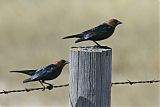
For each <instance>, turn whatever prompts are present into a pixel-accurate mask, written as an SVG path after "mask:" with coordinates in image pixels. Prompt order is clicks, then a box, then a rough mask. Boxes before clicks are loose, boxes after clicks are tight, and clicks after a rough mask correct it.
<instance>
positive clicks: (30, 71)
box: [10, 70, 36, 76]
mask: <svg viewBox="0 0 160 107" xmlns="http://www.w3.org/2000/svg"><path fill="white" fill-rule="evenodd" d="M35 71H36V70H22V71H10V72H17V73H22V74H27V75H30V76H32V75H34V74H35Z"/></svg>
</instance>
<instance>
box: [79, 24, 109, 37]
mask: <svg viewBox="0 0 160 107" xmlns="http://www.w3.org/2000/svg"><path fill="white" fill-rule="evenodd" d="M111 29H112V27H111V26H109V25H107V24H101V25H99V26H96V27H95V28H92V29H90V30H87V31H84V32H82V33H83V34H84V39H91V38H92V37H94V36H97V34H98V35H101V34H104V33H107V32H109V31H110V30H111Z"/></svg>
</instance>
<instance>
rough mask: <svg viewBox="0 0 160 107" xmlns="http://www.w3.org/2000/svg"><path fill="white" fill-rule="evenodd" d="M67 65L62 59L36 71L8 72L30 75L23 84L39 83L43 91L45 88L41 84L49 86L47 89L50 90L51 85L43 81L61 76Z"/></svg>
mask: <svg viewBox="0 0 160 107" xmlns="http://www.w3.org/2000/svg"><path fill="white" fill-rule="evenodd" d="M68 63H69V62H68V61H66V60H63V59H62V60H59V61H56V62H55V63H53V64H49V65H47V66H45V67H42V68H38V69H36V70H22V71H10V72H17V73H23V74H27V75H30V76H31V77H30V78H28V79H25V80H24V81H23V83H27V82H32V81H39V82H40V83H41V84H42V86H43V90H44V89H45V86H44V85H43V83H44V84H48V85H49V86H48V88H49V89H52V88H53V85H52V84H49V83H46V82H45V81H46V80H53V79H55V78H57V77H58V76H59V75H60V74H61V72H62V69H63V67H64V66H65V65H66V64H68Z"/></svg>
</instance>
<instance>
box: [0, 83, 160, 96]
mask: <svg viewBox="0 0 160 107" xmlns="http://www.w3.org/2000/svg"><path fill="white" fill-rule="evenodd" d="M158 82H160V80H145V81H130V80H128V81H126V82H113V83H112V86H113V85H124V84H128V85H134V84H146V83H147V84H151V83H158ZM67 86H69V83H67V84H63V85H54V88H60V87H67ZM42 89H43V88H42V87H41V88H25V89H20V90H11V91H5V90H3V91H0V94H9V93H18V92H31V91H36V90H42ZM46 89H47V87H46Z"/></svg>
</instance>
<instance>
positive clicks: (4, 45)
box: [0, 0, 160, 107]
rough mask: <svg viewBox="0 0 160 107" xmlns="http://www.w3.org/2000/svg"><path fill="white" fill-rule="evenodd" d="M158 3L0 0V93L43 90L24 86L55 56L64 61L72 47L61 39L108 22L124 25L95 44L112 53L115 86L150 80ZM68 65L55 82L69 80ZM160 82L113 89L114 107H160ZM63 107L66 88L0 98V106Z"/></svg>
mask: <svg viewBox="0 0 160 107" xmlns="http://www.w3.org/2000/svg"><path fill="white" fill-rule="evenodd" d="M158 3H159V2H158V0H118V1H117V0H108V1H107V0H97V1H96V0H95V1H93V0H67V1H66V0H0V61H1V63H0V91H2V90H13V89H24V88H31V87H41V85H40V83H38V82H33V83H27V84H23V83H22V81H23V80H24V79H25V78H28V76H26V75H22V74H13V73H9V72H8V71H10V70H22V69H33V68H38V67H42V66H45V65H47V64H49V63H51V62H53V61H55V60H57V59H59V58H64V59H67V60H68V53H69V49H70V47H72V46H87V45H94V43H93V42H82V43H78V44H74V41H75V39H72V40H71V39H70V40H62V39H61V38H62V37H64V36H68V35H71V34H75V33H79V32H82V31H84V30H87V29H90V28H92V27H94V26H97V25H99V24H101V23H103V22H104V21H106V20H108V19H110V18H117V19H119V20H120V21H122V22H123V24H122V25H120V26H118V27H117V28H116V31H115V33H114V34H113V36H112V37H110V38H109V39H107V40H104V41H101V42H99V43H100V44H102V45H107V46H110V47H112V49H113V71H112V72H113V74H112V75H113V77H112V81H113V82H118V81H119V82H120V81H127V80H131V81H137V80H153V79H160V78H159V70H158V66H159V65H158V56H159V54H158V52H159V51H158V50H159V48H158ZM68 74H69V72H68V66H65V68H64V70H63V72H62V74H61V75H60V76H59V77H58V78H57V79H55V80H53V81H50V83H54V84H64V83H67V82H68ZM159 86H160V85H159V84H141V85H139V84H138V85H133V86H129V85H119V86H113V87H112V107H160V94H159V92H160V89H159ZM14 106H15V107H19V106H20V107H44V106H45V107H51V106H52V107H53V106H54V107H67V106H68V87H65V88H57V89H53V90H52V91H44V92H42V91H34V92H29V93H12V94H8V95H0V107H14Z"/></svg>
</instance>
